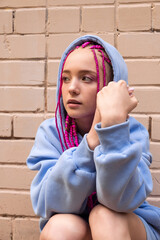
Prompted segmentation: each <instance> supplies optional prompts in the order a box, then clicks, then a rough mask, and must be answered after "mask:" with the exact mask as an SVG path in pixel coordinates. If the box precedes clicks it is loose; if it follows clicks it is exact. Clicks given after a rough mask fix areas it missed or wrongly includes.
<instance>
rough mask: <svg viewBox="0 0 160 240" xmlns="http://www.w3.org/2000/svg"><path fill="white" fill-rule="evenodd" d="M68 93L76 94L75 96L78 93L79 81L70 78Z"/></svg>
mask: <svg viewBox="0 0 160 240" xmlns="http://www.w3.org/2000/svg"><path fill="white" fill-rule="evenodd" d="M69 93H70V94H77V95H78V94H79V93H80V86H79V81H78V79H77V78H76V77H74V78H72V80H71V82H70V86H69Z"/></svg>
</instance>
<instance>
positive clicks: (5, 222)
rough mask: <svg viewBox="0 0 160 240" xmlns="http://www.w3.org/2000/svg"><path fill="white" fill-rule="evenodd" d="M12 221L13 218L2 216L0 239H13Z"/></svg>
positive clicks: (0, 220) (0, 219)
mask: <svg viewBox="0 0 160 240" xmlns="http://www.w3.org/2000/svg"><path fill="white" fill-rule="evenodd" d="M11 233H12V223H11V218H7V217H0V239H1V240H9V239H11Z"/></svg>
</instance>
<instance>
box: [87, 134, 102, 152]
mask: <svg viewBox="0 0 160 240" xmlns="http://www.w3.org/2000/svg"><path fill="white" fill-rule="evenodd" d="M94 131H95V130H94ZM86 139H87V143H88V146H89V148H90V149H91V150H94V149H95V147H97V146H98V145H99V138H98V135H97V133H96V131H95V132H94V133H93V132H89V133H88V134H87V137H86Z"/></svg>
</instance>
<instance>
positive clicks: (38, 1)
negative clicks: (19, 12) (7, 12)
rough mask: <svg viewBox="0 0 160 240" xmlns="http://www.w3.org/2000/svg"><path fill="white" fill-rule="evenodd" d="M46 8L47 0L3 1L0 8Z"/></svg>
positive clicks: (0, 2)
mask: <svg viewBox="0 0 160 240" xmlns="http://www.w3.org/2000/svg"><path fill="white" fill-rule="evenodd" d="M37 6H39V7H45V6H46V0H34V1H33V0H27V1H26V0H1V1H0V7H3V8H4V7H5V8H7V7H13V8H17V7H37Z"/></svg>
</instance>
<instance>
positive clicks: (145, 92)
mask: <svg viewBox="0 0 160 240" xmlns="http://www.w3.org/2000/svg"><path fill="white" fill-rule="evenodd" d="M135 96H136V98H137V99H138V101H139V104H138V105H137V107H136V108H135V109H134V110H133V113H135V112H136V113H159V112H160V105H159V102H160V88H156V87H135Z"/></svg>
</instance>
